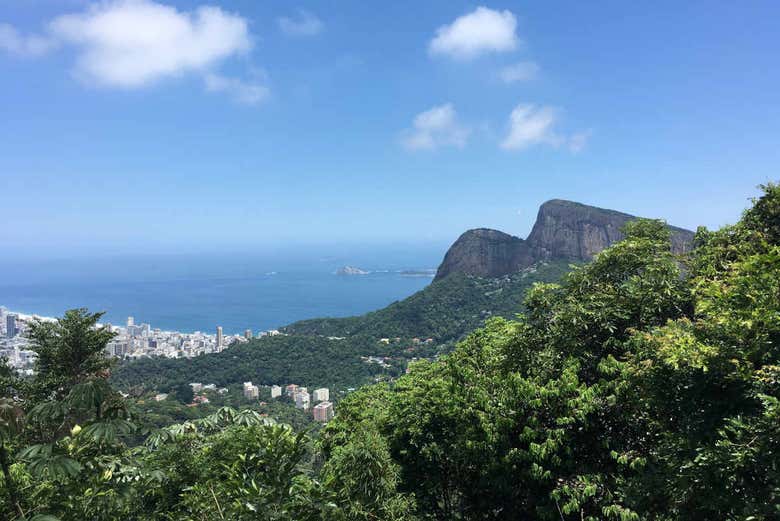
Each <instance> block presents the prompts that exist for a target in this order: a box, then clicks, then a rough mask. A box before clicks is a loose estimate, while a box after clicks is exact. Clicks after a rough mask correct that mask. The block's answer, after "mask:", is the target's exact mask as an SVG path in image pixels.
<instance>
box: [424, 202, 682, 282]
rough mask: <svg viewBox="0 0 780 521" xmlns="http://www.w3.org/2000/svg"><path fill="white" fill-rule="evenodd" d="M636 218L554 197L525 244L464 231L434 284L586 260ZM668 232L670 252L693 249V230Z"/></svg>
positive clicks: (503, 235)
mask: <svg viewBox="0 0 780 521" xmlns="http://www.w3.org/2000/svg"><path fill="white" fill-rule="evenodd" d="M637 218H638V217H636V216H634V215H630V214H627V213H622V212H617V211H615V210H607V209H604V208H597V207H595V206H588V205H586V204H581V203H576V202H573V201H565V200H562V199H552V200H550V201H547V202H546V203H544V204H542V206H541V207H539V213H538V215H537V217H536V223H535V224H534V227H533V229H532V230H531V233H530V235H529V236H528V238H527V239H526V240H523V239H521V238H519V237H515V236H513V235H509V234H507V233H504V232H501V231H498V230H491V229H488V228H477V229H474V230H468V231H467V232H465V233H464V234H463V235H461V236H460V237H459V238H458V240H456V241H455V243H454V244H453V245H452V246H450V249H449V250H447V253H446V255H445V256H444V260H443V261H442V263H441V265H440V266H439V269H438V271H437V272H436V280H440V279H442V278H444V277H446V276H447V275H449V274H451V273H465V274H467V275H476V276H479V277H500V276H503V275H508V274H510V273H515V272H518V271H520V270H522V269H523V268H527V267H528V266H531V265H532V264H534V263H536V262H539V261H542V260H553V259H565V260H570V261H573V262H580V261H587V260H590V259H592V258H593V256H594V255H596V254H597V253H599V252H600V251H601V250H603V249H604V248H606V247H608V246H609V245H611V244H612V243H614V242H616V241H619V240H620V239H622V238H623V234H622V233H621V231H620V230H621V229H622V227H623V225H624V224H625V223H627V222H628V221H631V220H634V219H637ZM669 228H670V230H671V232H672V251H674V252H675V253H681V252H684V251H686V250H688V249H690V247H691V243H692V241H693V232H691V231H689V230H684V229H682V228H677V227H674V226H670V227H669Z"/></svg>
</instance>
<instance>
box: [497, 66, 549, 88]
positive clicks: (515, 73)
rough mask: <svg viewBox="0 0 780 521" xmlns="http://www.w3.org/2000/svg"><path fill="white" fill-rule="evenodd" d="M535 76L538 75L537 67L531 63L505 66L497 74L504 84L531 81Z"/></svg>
mask: <svg viewBox="0 0 780 521" xmlns="http://www.w3.org/2000/svg"><path fill="white" fill-rule="evenodd" d="M537 74H539V66H538V65H537V64H536V63H534V62H531V61H525V62H519V63H515V64H513V65H507V66H506V67H504V68H502V69H501V71H500V72H499V76H500V77H501V80H502V81H503V82H504V83H516V82H523V81H531V80H533V79H535V78H536V76H537Z"/></svg>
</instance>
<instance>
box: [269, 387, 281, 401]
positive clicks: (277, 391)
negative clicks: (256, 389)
mask: <svg viewBox="0 0 780 521" xmlns="http://www.w3.org/2000/svg"><path fill="white" fill-rule="evenodd" d="M281 395H282V388H281V387H280V386H278V385H272V386H271V398H279V397H280V396H281Z"/></svg>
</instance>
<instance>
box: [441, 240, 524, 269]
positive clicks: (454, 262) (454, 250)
mask: <svg viewBox="0 0 780 521" xmlns="http://www.w3.org/2000/svg"><path fill="white" fill-rule="evenodd" d="M529 259H530V251H529V248H528V245H527V244H526V242H525V241H524V240H523V239H521V238H519V237H515V236H513V235H509V234H508V233H504V232H500V231H498V230H490V229H488V228H477V229H476V230H469V231H467V232H465V233H464V234H463V235H461V236H460V237H458V240H457V241H455V243H454V244H453V245H452V246H450V249H449V250H447V254H446V255H445V256H444V260H443V261H442V263H441V265H440V266H439V269H438V270H437V272H436V278H437V279H440V278H443V277H446V276H447V275H449V274H450V273H468V274H470V275H477V276H479V277H500V276H501V275H506V274H507V273H513V272H515V271H517V266H519V265H521V264H524V263H526V262H528V261H529Z"/></svg>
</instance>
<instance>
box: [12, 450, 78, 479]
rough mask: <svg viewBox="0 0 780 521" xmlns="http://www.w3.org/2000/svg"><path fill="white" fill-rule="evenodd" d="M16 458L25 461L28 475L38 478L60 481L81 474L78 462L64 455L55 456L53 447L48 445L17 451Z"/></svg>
mask: <svg viewBox="0 0 780 521" xmlns="http://www.w3.org/2000/svg"><path fill="white" fill-rule="evenodd" d="M17 457H18V458H19V459H20V460H22V461H26V462H27V468H28V470H29V471H30V473H31V474H32V475H34V476H37V477H39V478H49V479H52V480H56V481H60V480H63V479H66V478H70V477H73V476H75V475H77V474H78V473H79V472H81V465H80V464H79V462H77V461H76V460H74V459H71V458H69V457H67V456H64V455H61V454H55V453H54V446H53V445H51V444H49V443H44V444H40V445H31V446H29V447H27V448H25V449H22V450H21V451H19V454H18V456H17Z"/></svg>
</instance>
